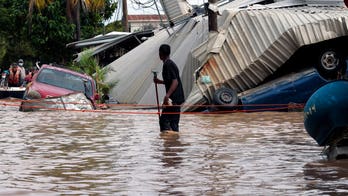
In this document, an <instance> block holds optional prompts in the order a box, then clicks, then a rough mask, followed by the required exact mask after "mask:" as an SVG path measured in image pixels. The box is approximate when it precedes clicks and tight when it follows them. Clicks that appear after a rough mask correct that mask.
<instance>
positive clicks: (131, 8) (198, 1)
mask: <svg viewBox="0 0 348 196" xmlns="http://www.w3.org/2000/svg"><path fill="white" fill-rule="evenodd" d="M139 1H141V2H148V1H149V0H139ZM131 2H132V1H130V0H128V14H131V15H132V14H157V10H156V7H153V8H139V6H138V5H136V4H132V3H131ZM187 2H188V3H190V4H191V5H202V4H204V3H206V2H208V0H187ZM157 5H158V6H159V9H160V10H162V8H161V4H160V3H159V1H158V3H157ZM121 17H122V11H116V13H115V14H114V16H113V17H112V18H111V19H110V21H109V22H113V21H116V20H120V19H121Z"/></svg>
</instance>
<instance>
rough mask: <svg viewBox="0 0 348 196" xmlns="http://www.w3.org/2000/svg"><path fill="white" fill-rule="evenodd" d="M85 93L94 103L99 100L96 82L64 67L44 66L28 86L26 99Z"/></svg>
mask: <svg viewBox="0 0 348 196" xmlns="http://www.w3.org/2000/svg"><path fill="white" fill-rule="evenodd" d="M75 92H83V93H84V94H85V95H86V97H87V98H88V99H90V100H91V101H92V102H93V103H94V102H95V101H96V100H97V99H99V95H98V94H97V88H96V82H95V80H94V79H93V78H92V77H90V76H88V75H86V74H83V73H79V72H76V71H73V70H70V69H67V68H64V67H58V66H53V65H46V64H45V65H42V66H41V68H40V70H39V71H38V73H36V74H35V75H34V76H33V79H32V82H31V83H30V84H29V85H28V86H27V89H26V92H25V94H24V98H25V99H38V98H49V97H58V96H63V95H67V94H71V93H75Z"/></svg>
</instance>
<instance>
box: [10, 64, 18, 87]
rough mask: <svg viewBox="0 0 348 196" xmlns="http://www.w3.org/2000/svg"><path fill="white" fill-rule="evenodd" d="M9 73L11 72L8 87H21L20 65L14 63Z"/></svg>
mask: <svg viewBox="0 0 348 196" xmlns="http://www.w3.org/2000/svg"><path fill="white" fill-rule="evenodd" d="M9 71H10V75H9V77H8V85H9V86H10V87H19V86H21V83H20V77H21V69H20V68H19V67H18V64H17V63H12V65H11V66H10V69H9Z"/></svg>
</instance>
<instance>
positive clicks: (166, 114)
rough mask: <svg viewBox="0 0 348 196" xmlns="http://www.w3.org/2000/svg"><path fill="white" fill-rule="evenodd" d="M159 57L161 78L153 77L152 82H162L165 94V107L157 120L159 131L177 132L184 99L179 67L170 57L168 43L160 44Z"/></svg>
mask: <svg viewBox="0 0 348 196" xmlns="http://www.w3.org/2000/svg"><path fill="white" fill-rule="evenodd" d="M159 57H160V59H161V60H162V61H163V68H162V78H163V80H160V79H157V78H154V82H155V83H156V84H164V85H165V88H166V95H165V96H164V99H163V105H164V106H165V107H164V108H163V109H162V114H161V116H160V120H159V124H160V129H161V132H164V131H170V130H172V131H176V132H178V131H179V120H180V109H181V104H182V103H184V101H185V97H184V90H183V88H182V83H181V79H180V74H179V69H178V67H177V66H176V64H175V63H174V62H173V61H172V60H171V59H170V46H169V45H167V44H162V45H161V46H160V48H159ZM170 102H171V104H170ZM169 105H170V106H169Z"/></svg>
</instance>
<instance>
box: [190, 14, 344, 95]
mask: <svg viewBox="0 0 348 196" xmlns="http://www.w3.org/2000/svg"><path fill="white" fill-rule="evenodd" d="M224 14H232V15H235V16H234V17H232V18H231V21H230V22H229V23H227V24H228V25H226V26H223V27H221V29H220V30H219V31H220V34H225V36H224V37H225V41H223V42H222V43H223V44H222V45H221V46H220V48H219V51H218V52H217V53H216V48H214V53H211V54H210V55H207V54H199V53H194V54H199V55H201V56H209V59H208V60H207V61H206V63H205V64H204V65H203V67H202V69H201V70H200V72H199V74H200V75H201V76H206V75H208V76H210V78H211V80H212V83H199V82H198V83H197V84H198V87H199V89H200V90H201V91H202V92H203V94H204V96H206V97H208V98H209V99H211V97H212V95H213V92H214V91H215V90H216V89H217V88H220V87H221V86H222V85H225V86H228V87H230V88H233V89H236V90H237V91H238V92H242V91H245V90H247V89H250V88H253V87H255V86H257V85H258V84H259V83H260V82H262V81H263V80H264V79H265V78H266V77H267V76H269V75H271V74H272V73H273V72H274V71H276V70H277V69H278V68H279V67H280V66H281V65H282V64H283V63H284V62H285V61H286V60H288V59H289V58H290V56H291V55H292V54H293V53H294V52H295V51H296V50H297V49H298V48H300V47H301V46H303V45H308V44H313V43H317V42H320V41H323V40H328V39H332V38H336V37H340V36H344V35H348V30H347V23H346V21H347V19H348V11H347V10H346V9H341V8H315V7H306V8H305V9H300V8H293V9H265V10H241V11H239V12H238V13H237V14H236V13H235V11H226V12H224ZM221 18H224V19H226V18H229V17H228V16H223V17H221ZM225 24H226V22H225ZM216 37H219V36H216ZM220 39H221V38H216V40H215V41H214V39H211V40H210V41H213V42H221V40H220ZM210 45H214V44H210ZM202 47H206V46H202ZM214 47H216V46H214ZM197 50H198V51H203V49H200V48H198V49H197ZM207 51H209V50H207ZM201 56H195V57H196V58H197V59H202V57H201Z"/></svg>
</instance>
